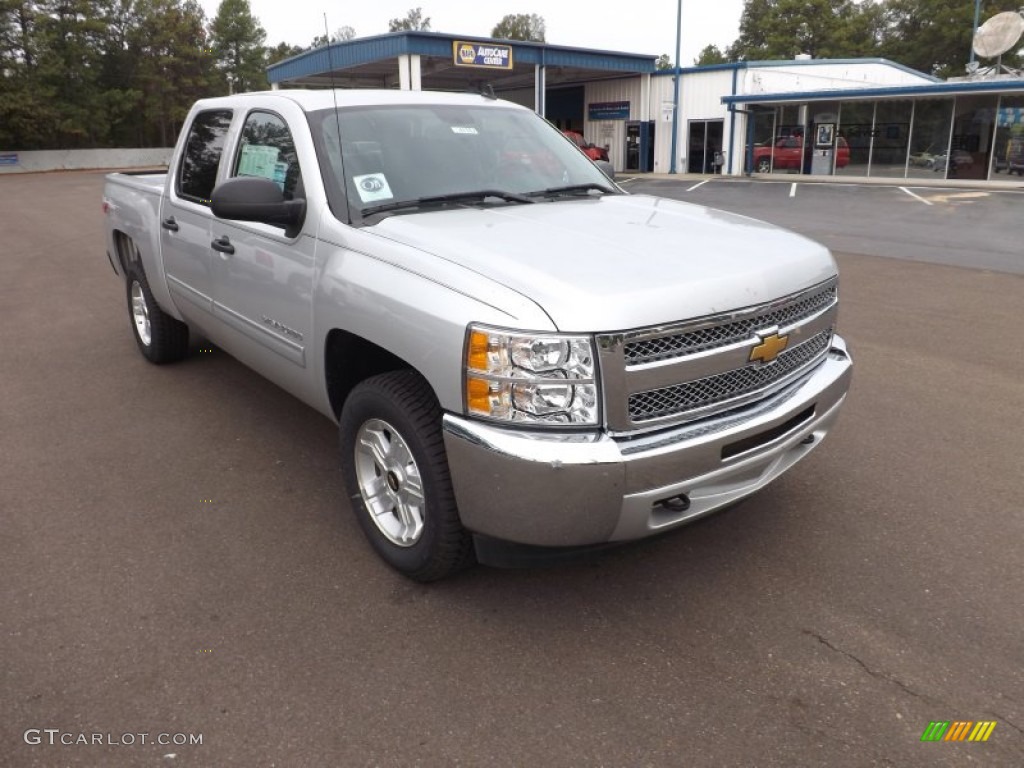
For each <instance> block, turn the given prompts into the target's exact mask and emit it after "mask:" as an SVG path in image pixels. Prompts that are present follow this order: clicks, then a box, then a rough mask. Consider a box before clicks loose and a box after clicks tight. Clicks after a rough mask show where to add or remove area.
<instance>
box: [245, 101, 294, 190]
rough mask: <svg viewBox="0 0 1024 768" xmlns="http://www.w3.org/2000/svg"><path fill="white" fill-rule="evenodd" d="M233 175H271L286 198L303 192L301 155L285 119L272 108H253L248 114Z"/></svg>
mask: <svg viewBox="0 0 1024 768" xmlns="http://www.w3.org/2000/svg"><path fill="white" fill-rule="evenodd" d="M234 175H235V176H259V177H261V178H264V179H270V180H271V181H273V182H274V183H275V184H277V186H278V187H280V188H281V191H282V192H283V193H284V199H285V200H294V199H295V198H296V197H301V196H302V187H301V185H302V174H301V173H300V172H299V158H298V156H297V155H296V154H295V142H294V141H293V140H292V134H291V131H289V130H288V126H287V125H286V124H285V122H284V120H282V119H281V118H280V117H278V116H277V115H275V114H272V113H270V112H253V113H252V114H250V115H249V116H248V117H247V118H246V120H245V126H244V127H243V128H242V139H241V141H240V142H239V143H238V156H237V157H236V158H235V166H234Z"/></svg>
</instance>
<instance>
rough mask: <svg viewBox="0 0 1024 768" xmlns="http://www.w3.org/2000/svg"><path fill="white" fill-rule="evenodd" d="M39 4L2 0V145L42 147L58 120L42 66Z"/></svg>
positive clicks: (0, 4)
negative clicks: (40, 60)
mask: <svg viewBox="0 0 1024 768" xmlns="http://www.w3.org/2000/svg"><path fill="white" fill-rule="evenodd" d="M39 22H40V13H39V10H38V9H37V7H36V3H31V2H11V1H10V0H0V147H3V148H4V149H39V148H43V147H46V146H48V142H49V141H50V140H51V139H50V137H49V136H48V135H47V134H48V132H49V131H51V130H52V127H53V126H54V125H55V124H56V122H57V112H56V105H55V101H54V92H53V88H52V85H51V84H50V83H46V82H44V81H43V78H42V74H41V72H40V69H39V57H40V47H41V45H40V39H39V34H38V25H39Z"/></svg>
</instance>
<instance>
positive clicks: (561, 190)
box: [526, 181, 615, 197]
mask: <svg viewBox="0 0 1024 768" xmlns="http://www.w3.org/2000/svg"><path fill="white" fill-rule="evenodd" d="M594 190H596V191H598V192H604V193H605V194H606V195H614V194H615V190H614V189H612V188H611V187H607V186H605V185H604V184H597V183H596V182H593V181H590V182H587V183H586V184H567V185H566V186H564V187H548V188H547V189H538V190H536V191H534V192H527V193H526V194H528V195H529V196H530V197H559V196H561V195H575V194H579V193H581V192H591V191H594Z"/></svg>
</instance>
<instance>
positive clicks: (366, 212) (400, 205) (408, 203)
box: [361, 189, 536, 216]
mask: <svg viewBox="0 0 1024 768" xmlns="http://www.w3.org/2000/svg"><path fill="white" fill-rule="evenodd" d="M489 197H496V198H498V199H499V200H504V201H506V202H509V203H534V202H536V201H535V200H531V199H530V198H529V197H527V196H526V195H520V194H517V193H515V192H505V191H504V190H500V189H477V190H474V191H472V192H453V193H451V194H448V195H432V196H430V197H417V198H416V199H415V200H395V201H394V202H391V203H381V204H380V205H371V206H370V207H369V208H363V209H362V211H361V213H362V215H363V216H372V215H373V214H375V213H384V212H385V211H400V210H402V209H405V208H422V207H424V206H430V205H444V204H446V203H482V202H484V201H485V200H486V199H487V198H489Z"/></svg>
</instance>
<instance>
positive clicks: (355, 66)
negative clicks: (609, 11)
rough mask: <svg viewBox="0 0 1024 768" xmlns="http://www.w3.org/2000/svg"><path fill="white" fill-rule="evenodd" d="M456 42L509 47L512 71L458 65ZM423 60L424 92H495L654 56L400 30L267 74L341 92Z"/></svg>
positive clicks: (580, 77) (635, 66) (643, 68)
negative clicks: (539, 77) (540, 70)
mask: <svg viewBox="0 0 1024 768" xmlns="http://www.w3.org/2000/svg"><path fill="white" fill-rule="evenodd" d="M456 41H468V42H474V43H485V44H486V43H495V44H499V45H507V46H511V48H512V69H511V70H500V69H484V68H474V67H462V66H456V64H455V62H454V57H453V55H452V45H453V43H454V42H456ZM408 55H415V56H419V57H420V73H421V79H422V87H423V88H424V89H431V90H466V89H468V88H476V87H479V86H481V85H485V84H489V85H492V86H493V87H494V90H495V91H499V92H500V91H508V90H514V89H520V88H533V87H534V84H535V77H536V75H535V73H536V67H537V65H541V66H543V67H544V71H545V80H546V84H547V86H548V87H551V86H556V85H565V84H570V83H581V82H592V81H594V80H605V79H613V78H620V77H623V76H627V75H635V74H644V73H653V72H654V71H655V66H654V62H655V59H656V57H655V56H650V55H645V54H639V53H618V52H613V51H597V50H591V49H587V48H573V47H568V46H558V45H549V44H547V43H530V42H522V41H518V40H492V39H490V38H481V37H475V36H472V35H449V34H440V33H437V32H395V33H390V34H386V35H377V36H374V37H365V38H357V39H355V40H348V41H345V42H339V43H332V44H331V45H330V46H323V47H320V48H313V49H310V50H308V51H304V52H303V53H300V54H299V55H297V56H293V57H291V58H290V59H285V60H284V61H280V62H278V63H276V64H273V65H271V66H270V67H268V68H267V78H268V79H269V80H270V82H271V83H272V84H275V85H285V84H287V85H295V86H304V87H330V86H331V85H334V86H337V87H342V88H396V87H398V84H399V67H398V62H397V59H398V57H399V56H408Z"/></svg>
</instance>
